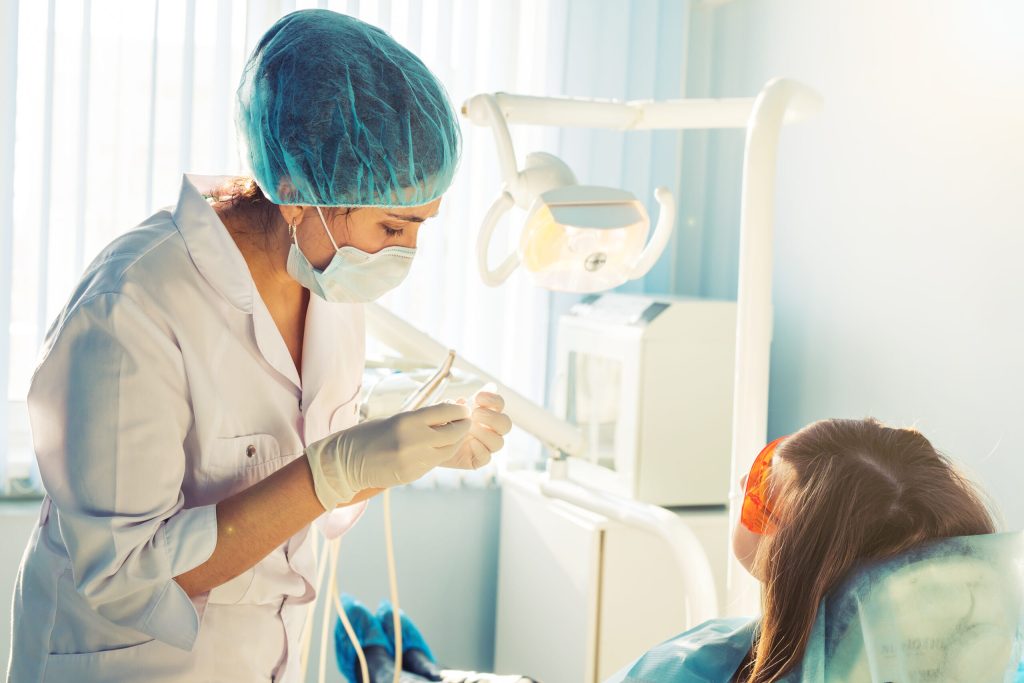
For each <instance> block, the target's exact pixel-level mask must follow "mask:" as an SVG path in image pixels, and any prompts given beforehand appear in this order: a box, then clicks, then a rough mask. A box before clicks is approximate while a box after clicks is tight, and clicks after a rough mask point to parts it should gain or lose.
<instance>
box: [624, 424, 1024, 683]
mask: <svg viewBox="0 0 1024 683" xmlns="http://www.w3.org/2000/svg"><path fill="white" fill-rule="evenodd" d="M745 479H746V481H745V483H744V484H743V486H744V487H745V492H746V495H745V498H744V502H743V509H742V513H741V516H740V523H739V524H738V525H737V527H736V529H735V530H734V535H733V551H734V553H735V554H736V556H737V558H738V559H739V561H740V562H741V563H742V564H743V565H744V566H745V567H746V568H747V569H748V570H749V571H750V572H751V573H752V574H753V575H754V576H755V577H757V578H758V579H759V580H760V581H761V584H762V618H761V619H760V621H759V622H758V621H756V620H755V621H749V620H736V619H732V620H713V621H711V622H708V623H707V624H703V625H701V626H699V627H697V628H696V629H692V630H691V631H688V632H687V633H685V634H683V635H682V636H679V637H678V638H676V639H673V640H671V641H668V642H666V643H664V644H663V645H661V646H659V647H658V648H655V649H654V650H652V651H651V652H649V653H648V654H647V655H645V656H644V657H643V658H641V660H639V662H637V663H636V665H635V666H631V668H630V669H628V670H627V671H628V673H626V672H625V671H624V672H622V674H621V675H624V676H625V677H624V678H622V677H621V675H620V676H619V677H616V678H614V679H613V680H616V681H625V682H629V683H639V682H640V681H643V682H645V683H646V682H647V681H655V680H657V681H659V683H662V682H664V683H674V682H676V681H684V680H685V681H691V680H700V681H708V682H713V681H721V682H722V683H728V682H729V681H734V682H736V683H776V682H780V681H787V682H788V681H791V680H796V681H801V680H824V678H828V679H829V680H831V679H832V678H833V675H831V674H830V675H828V676H824V677H823V676H822V674H821V673H820V672H819V673H818V674H810V675H809V674H807V673H806V672H804V673H801V671H800V670H801V667H802V663H803V660H804V657H805V654H806V653H807V650H808V645H809V643H810V642H811V641H812V637H813V636H817V640H816V641H815V645H816V647H815V650H816V651H818V650H820V648H818V647H817V641H820V640H824V639H825V636H822V633H824V630H823V629H824V628H825V627H824V626H823V625H822V624H821V623H820V622H822V621H825V617H824V616H822V617H821V619H820V620H819V623H818V624H817V625H816V619H818V617H819V615H824V614H825V610H824V609H822V610H820V611H819V607H820V606H822V605H824V604H825V602H824V601H825V600H826V597H827V596H828V594H829V593H830V591H832V590H833V589H834V588H837V587H843V588H845V587H846V585H847V584H849V583H850V582H847V584H843V582H844V579H846V578H848V577H849V576H852V575H853V574H851V570H853V569H855V568H858V567H861V566H864V565H865V564H867V565H868V566H871V565H872V561H874V563H875V564H878V562H877V561H879V560H885V559H886V558H894V560H893V561H894V562H895V561H902V556H903V555H914V554H915V553H907V552H906V551H908V550H910V549H912V548H928V547H931V545H932V544H929V543H928V542H929V541H934V540H936V539H943V538H948V537H962V536H972V535H976V534H990V533H992V532H994V530H995V529H994V523H993V519H992V515H991V514H990V512H989V510H988V508H987V507H986V505H985V504H984V502H983V501H982V500H981V497H980V495H979V493H978V491H977V490H976V489H975V488H974V486H973V485H972V484H971V483H970V482H969V481H968V480H967V479H966V478H965V477H964V476H963V475H962V474H960V473H959V472H958V471H957V469H956V467H955V466H954V465H953V464H952V463H951V462H950V461H949V460H948V459H946V458H945V457H944V456H943V455H941V454H940V453H938V452H937V451H936V450H935V448H934V447H933V446H932V444H931V443H930V442H929V441H928V439H926V438H925V437H924V436H923V435H921V434H920V433H919V432H917V431H914V430H912V429H894V428H890V427H886V426H884V425H882V424H880V423H878V422H876V421H874V420H824V421H821V422H816V423H814V424H811V425H809V426H808V427H805V428H804V429H802V430H801V431H799V432H797V433H796V434H793V435H792V436H788V437H785V438H782V439H779V440H777V441H776V442H773V443H772V444H769V445H768V446H767V447H766V448H765V449H764V450H763V451H762V452H761V454H760V455H759V456H758V457H757V459H756V460H755V462H754V464H753V466H752V467H751V470H750V474H749V475H748V476H747V477H746V478H745ZM985 538H989V539H998V538H999V537H998V536H993V537H985ZM897 555H900V556H901V557H899V558H896V557H895V556H897ZM882 564H883V565H884V564H885V563H884V562H883V563H882ZM975 564H977V565H979V566H982V567H983V568H984V567H985V566H986V565H985V563H983V562H982V563H975ZM942 573H943V572H941V571H940V572H939V574H942ZM1005 573H1006V572H1004V574H1005ZM854 574H856V573H854ZM905 574H906V572H905ZM880 576H883V577H886V576H887V575H886V574H880ZM915 576H919V575H915ZM913 580H917V579H916V578H915V579H913ZM998 580H999V579H998V578H997V579H996V581H997V582H998ZM872 581H876V579H875V578H874V577H872ZM905 583H906V582H904V584H905ZM972 591H973V587H972ZM839 592H841V591H839ZM975 592H976V591H975ZM975 592H972V593H971V595H970V596H969V599H970V600H971V601H973V600H974V599H975ZM1011 602H1012V601H1011ZM831 604H833V605H838V604H839V603H838V602H837V601H833V603H831ZM1014 608H1016V605H1014ZM972 609H973V602H972ZM863 611H864V608H863V604H862V602H859V598H858V599H855V600H848V601H847V602H846V603H845V604H843V605H842V606H841V609H839V608H837V610H836V612H837V614H838V616H837V617H836V618H834V619H831V621H832V622H838V621H845V622H847V623H849V622H850V621H851V620H856V619H858V618H860V617H861V616H862V614H861V613H862V612H863ZM975 611H976V610H975ZM1004 611H1005V610H1004ZM830 618H831V614H830ZM1009 619H1010V620H1009V622H1008V623H1010V624H1011V627H1010V629H1009V630H1010V633H1009V634H1008V635H1007V634H1003V636H1004V637H1003V641H1004V642H1010V643H1012V642H1013V641H1012V636H1013V626H1012V625H1013V624H1014V623H1015V622H1016V619H1017V613H1016V612H1013V613H1012V614H1011V615H1010V617H1009ZM999 623H1000V624H1002V623H1003V622H999ZM834 627H835V625H834V623H832V624H830V625H829V627H828V628H830V629H831V628H834ZM997 630H1000V631H1005V630H1006V629H1005V628H1002V627H1001V626H1000V627H998V629H997ZM829 637H830V638H834V636H832V635H830V636H829ZM936 642H938V641H936ZM935 647H936V648H937V649H939V650H940V651H941V650H942V649H943V648H944V647H946V646H944V645H941V644H940V645H937V646H935ZM1005 649H1006V652H1009V646H1007V647H1006V648H1005ZM1004 656H1006V655H1004ZM688 658H689V659H690V660H692V661H690V662H688V663H686V664H685V665H683V664H680V663H681V662H682V660H684V659H688ZM837 680H851V681H852V680H857V681H860V680H871V677H870V676H866V677H860V676H857V677H853V678H847V677H846V676H843V677H839V678H837ZM922 680H924V679H922ZM929 680H947V679H944V678H941V676H940V677H939V678H935V679H929ZM977 680H981V679H977ZM1000 680H1001V679H1000Z"/></svg>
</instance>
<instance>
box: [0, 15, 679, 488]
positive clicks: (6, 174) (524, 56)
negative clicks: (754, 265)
mask: <svg viewBox="0 0 1024 683" xmlns="http://www.w3.org/2000/svg"><path fill="white" fill-rule="evenodd" d="M310 7H319V8H327V9H331V10H335V11H339V12H344V13H347V14H351V15H353V16H356V17H359V18H360V19H362V20H364V21H367V22H369V23H372V24H375V25H377V26H380V27H381V28H382V29H384V30H386V31H388V32H389V33H391V34H392V35H393V36H394V37H395V38H396V39H397V40H398V41H399V42H401V43H402V44H404V45H406V46H407V47H408V48H409V49H411V50H412V51H413V52H415V53H416V54H418V55H419V56H420V57H421V58H422V59H423V61H424V62H425V63H426V64H427V66H428V67H430V68H431V69H432V70H433V71H434V72H435V73H436V74H437V75H438V76H439V77H440V79H441V81H442V82H443V83H444V84H445V86H446V88H447V89H448V91H449V94H450V96H451V98H452V101H453V103H454V104H455V105H456V107H457V106H458V105H459V104H460V103H461V102H463V101H464V100H465V99H467V98H468V97H469V96H471V95H473V94H475V93H477V92H484V91H497V90H504V91H512V92H523V93H531V94H570V95H578V96H598V97H618V98H644V97H678V96H680V95H681V93H682V77H681V74H682V69H683V58H682V55H683V48H682V45H683V44H684V34H685V16H686V14H685V7H686V4H685V3H684V2H682V1H681V0H641V1H640V2H631V1H630V0H600V1H593V0H376V1H374V0H337V1H327V0H306V1H300V0H40V1H37V0H4V2H3V3H2V5H0V38H2V42H0V55H2V61H0V387H5V388H6V390H7V397H8V399H9V400H8V401H6V402H4V401H0V468H3V467H4V466H5V464H6V466H7V468H8V469H7V476H6V477H0V481H6V480H7V479H8V478H10V477H11V476H14V477H16V478H17V477H20V476H22V474H24V473H25V472H26V471H27V470H28V469H29V468H30V463H31V462H32V460H33V457H32V454H31V447H30V441H29V437H28V431H27V420H26V417H25V410H24V399H25V394H26V392H27V389H28V384H29V381H30V379H31V374H32V371H33V369H34V366H35V362H36V355H37V351H38V348H39V345H40V343H41V341H42V340H43V338H44V336H45V333H46V330H47V327H48V325H49V324H50V323H51V321H52V320H53V318H54V317H55V316H56V315H57V313H58V312H59V311H60V309H61V307H62V306H63V305H64V302H65V300H66V298H67V296H68V294H69V293H70V291H71V289H72V287H73V286H74V284H75V283H76V282H77V280H78V278H79V277H80V276H81V274H82V272H83V269H84V268H85V266H86V265H87V264H88V262H89V261H90V260H91V258H92V257H93V255H94V254H96V253H97V252H98V251H99V250H100V249H101V248H102V247H103V246H104V245H105V244H106V243H107V242H109V241H110V240H111V239H113V238H114V237H116V236H117V235H119V234H120V233H122V232H124V231H126V230H128V229H131V228H132V227H133V226H134V225H137V224H138V223H140V222H141V221H142V220H143V219H145V218H146V217H147V216H148V215H150V214H151V213H152V212H154V211H156V210H158V209H159V208H161V207H163V206H167V205H169V204H171V203H173V202H174V200H175V198H176V196H177V191H178V187H179V185H180V176H181V174H182V173H183V172H186V171H189V172H197V173H203V174H241V173H244V171H245V169H244V168H243V167H242V166H241V164H240V160H239V158H238V149H237V146H236V140H235V129H234V123H233V117H234V92H235V87H236V84H237V80H238V77H239V75H240V74H241V69H242V66H243V64H244V60H245V58H246V56H247V55H248V53H249V51H250V50H251V48H252V47H253V45H254V44H255V42H256V41H257V40H258V39H259V37H260V35H262V33H263V32H264V31H265V30H266V29H267V28H268V27H269V26H270V25H271V24H272V23H273V22H274V21H276V20H277V19H278V18H279V17H281V16H282V15H284V14H286V13H288V12H290V11H293V10H296V9H303V8H310ZM463 134H464V150H463V158H462V163H461V166H460V170H459V173H458V175H457V177H456V180H455V183H454V185H453V187H452V188H451V190H450V191H449V192H448V194H447V195H446V197H445V200H444V201H443V203H442V207H441V212H440V215H439V217H438V218H436V219H434V220H432V221H431V222H430V223H428V224H427V225H426V226H425V227H424V229H423V230H422V231H421V232H420V256H419V257H418V258H417V260H416V262H415V264H414V266H413V270H412V273H411V274H410V276H409V280H408V281H407V284H405V285H404V286H403V287H401V288H400V289H399V290H397V291H396V292H394V293H392V294H391V295H389V296H388V297H387V298H386V300H385V302H384V303H385V304H386V305H387V306H388V307H390V308H391V309H392V310H394V311H395V312H396V313H398V314H400V315H402V316H404V317H406V318H407V319H408V320H410V321H411V322H412V323H414V324H415V325H417V326H419V327H420V328H422V329H424V330H425V331H427V332H428V333H430V334H432V335H434V336H435V337H438V338H439V339H441V340H442V341H444V342H445V343H447V344H449V345H451V346H452V347H453V348H456V349H457V350H458V351H459V352H460V353H462V354H463V355H465V356H466V357H468V358H470V359H472V360H473V361H474V362H476V363H478V364H479V365H481V366H483V367H484V368H486V369H488V370H489V371H491V372H493V373H495V374H497V375H498V376H500V377H502V378H504V379H505V381H507V382H508V383H509V384H510V385H511V386H513V387H515V388H516V389H518V390H520V391H522V392H523V393H525V394H526V395H528V396H531V397H532V398H534V399H536V400H539V401H542V400H543V398H544V381H545V370H546V365H547V359H548V348H549V345H548V343H547V340H548V330H549V327H550V317H549V310H550V307H551V301H550V296H549V295H548V294H546V293H545V292H543V291H542V290H539V289H536V288H534V287H532V286H531V285H530V284H529V283H528V282H527V280H526V279H525V278H522V277H514V278H512V280H510V281H509V282H508V283H506V284H505V285H504V286H503V287H501V288H499V289H489V288H486V287H484V286H483V285H482V284H481V283H480V280H479V277H478V275H477V273H476V265H475V256H474V254H475V251H474V245H475V235H476V230H477V228H478V226H479V222H480V220H481V219H482V216H483V214H484V212H485V211H486V208H487V206H488V205H489V204H490V202H491V201H492V199H493V198H494V196H495V195H496V193H497V192H498V189H499V185H500V181H499V177H498V173H497V164H496V161H495V157H494V149H493V142H492V140H491V138H490V133H489V131H487V130H485V129H480V128H476V127H473V126H471V125H468V123H466V122H463ZM513 136H514V139H515V143H516V146H517V151H518V152H519V154H520V157H522V156H523V155H524V154H525V152H527V151H532V150H535V149H544V150H548V151H553V152H555V153H559V154H561V155H562V156H563V157H564V158H565V159H566V160H567V161H568V162H569V163H570V165H572V166H573V167H574V170H575V171H576V173H577V175H578V176H579V177H580V180H581V181H583V182H603V183H606V184H609V185H617V186H623V187H627V188H628V189H631V190H633V191H634V192H636V193H637V194H638V196H640V197H642V198H644V199H649V197H650V193H651V190H652V188H653V187H654V185H657V184H668V185H670V186H675V185H677V184H678V182H679V179H678V177H677V176H678V167H679V163H678V162H679V154H680V145H679V139H678V137H675V134H672V133H637V134H626V135H625V136H624V135H623V134H618V133H602V132H594V131H571V132H563V131H559V130H557V129H550V128H535V127H518V128H516V129H514V131H513ZM521 220H522V215H516V214H513V216H512V217H511V219H510V220H509V221H508V224H509V225H515V224H516V221H521ZM501 234H503V235H504V236H505V237H504V239H505V244H503V245H500V246H499V245H495V246H494V247H493V248H494V249H495V251H497V250H499V249H502V248H506V249H511V248H514V246H515V234H514V233H513V232H512V231H510V230H507V229H505V230H503V231H502V232H501ZM671 272H672V269H671V263H670V259H669V260H666V262H665V263H663V264H661V265H659V267H658V268H657V269H656V270H655V271H654V273H653V274H652V275H651V276H650V277H649V283H648V285H649V286H648V287H647V288H648V289H652V288H653V289H655V290H662V291H668V290H670V289H671V286H672V285H671V282H670V279H671V277H672V275H671ZM652 278H653V279H652ZM651 283H653V284H651ZM642 286H643V285H638V287H642Z"/></svg>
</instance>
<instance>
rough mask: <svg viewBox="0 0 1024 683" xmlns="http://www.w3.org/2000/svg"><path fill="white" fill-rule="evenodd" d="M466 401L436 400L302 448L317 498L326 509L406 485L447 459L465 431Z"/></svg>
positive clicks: (469, 423) (460, 442)
mask: <svg viewBox="0 0 1024 683" xmlns="http://www.w3.org/2000/svg"><path fill="white" fill-rule="evenodd" d="M469 416H470V411H469V408H467V407H466V406H465V405H458V404H454V403H440V404H438V405H435V406H428V407H426V408H420V409H419V410H412V411H409V412H405V413H398V414H397V415H392V416H391V417H389V418H386V419H383V420H368V421H367V422H363V423H362V424H359V425H356V426H355V427H351V428H350V429H346V430H344V431H341V432H337V433H335V434H332V435H330V436H328V437H327V438H326V439H322V440H320V441H317V442H316V443H314V444H311V445H309V446H307V447H306V458H307V460H309V469H310V470H311V471H312V472H313V487H314V488H315V489H316V497H317V498H318V499H319V500H320V504H321V505H323V506H324V509H325V510H333V509H334V508H336V507H337V506H338V505H340V504H341V503H346V502H348V501H350V500H352V498H353V497H354V496H355V495H356V493H358V492H359V491H362V490H364V489H374V488H389V487H391V486H399V485H401V484H408V483H409V482H412V481H415V480H417V479H419V478H420V477H422V476H423V475H424V474H426V473H427V472H429V471H430V470H432V469H433V468H435V467H437V466H438V465H440V464H441V463H444V462H448V461H450V460H451V459H452V458H453V457H454V456H455V455H456V454H457V452H458V450H459V449H460V447H462V445H463V439H464V437H466V436H467V435H468V434H469V433H470V429H471V426H472V422H471V420H469V419H468V418H469Z"/></svg>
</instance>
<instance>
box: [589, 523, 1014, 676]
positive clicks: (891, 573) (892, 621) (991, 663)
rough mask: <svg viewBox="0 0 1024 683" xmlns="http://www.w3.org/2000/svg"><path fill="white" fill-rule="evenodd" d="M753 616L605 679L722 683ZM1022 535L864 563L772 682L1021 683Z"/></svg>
mask: <svg viewBox="0 0 1024 683" xmlns="http://www.w3.org/2000/svg"><path fill="white" fill-rule="evenodd" d="M756 628H757V621H756V620H743V619H722V620H715V621H712V622H707V623H705V624H702V625H701V626H698V627H697V628H695V629H692V630H690V631H687V632H686V633H684V634H682V635H680V636H677V637H676V638H673V639H672V640H669V641H666V642H665V643H662V644H661V645H659V646H657V647H655V648H654V649H653V650H651V651H650V652H648V653H647V654H645V655H644V656H643V657H641V658H640V659H639V660H637V661H636V662H635V663H634V664H632V665H630V666H629V667H627V668H626V669H624V670H623V671H622V672H620V673H619V674H617V675H616V676H613V677H612V678H611V679H609V681H606V683H655V682H657V683H728V681H730V680H731V679H732V676H733V675H734V674H735V672H736V670H737V668H738V667H739V665H740V663H741V662H742V660H743V658H744V656H745V655H746V653H747V651H748V650H749V648H750V645H751V643H752V642H753V638H754V633H755V631H756ZM1022 655H1024V532H1015V533H1004V534H989V535H985V536H970V537H960V538H951V539H945V540H942V541H938V542H935V543H931V544H928V545H925V546H922V547H919V548H915V549H913V550H911V551H908V552H906V553H904V554H902V555H898V556H896V557H894V558H891V559H888V560H885V561H882V562H877V563H872V564H868V565H865V566H864V567H862V568H860V569H859V570H857V571H856V572H855V573H854V574H853V575H851V576H850V577H849V578H848V579H847V580H846V581H844V582H843V583H842V584H841V585H840V586H839V587H838V588H837V589H836V590H834V591H832V593H830V594H829V595H828V596H827V597H826V599H825V600H824V601H822V604H821V605H820V607H819V609H818V616H817V620H816V621H815V624H814V629H813V632H812V634H811V638H810V641H809V643H808V646H807V650H806V652H805V654H804V659H803V662H802V664H801V666H799V667H798V668H797V669H795V670H793V671H791V672H789V673H788V674H787V675H786V676H785V677H784V678H782V679H781V681H780V683H1024V667H1022V666H1021V660H1022Z"/></svg>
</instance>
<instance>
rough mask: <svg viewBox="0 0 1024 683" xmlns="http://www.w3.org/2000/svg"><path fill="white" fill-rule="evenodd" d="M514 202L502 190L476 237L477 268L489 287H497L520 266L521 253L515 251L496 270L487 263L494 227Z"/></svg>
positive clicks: (488, 211)
mask: <svg viewBox="0 0 1024 683" xmlns="http://www.w3.org/2000/svg"><path fill="white" fill-rule="evenodd" d="M513 204H515V201H514V200H513V199H512V195H510V194H509V193H508V192H502V193H501V194H500V195H498V198H497V199H495V200H494V203H493V204H491V208H490V209H488V210H487V215H486V216H484V222H483V224H481V226H480V234H479V235H477V238H476V264H477V268H478V269H479V271H480V279H482V280H483V281H484V284H486V285H488V286H489V287H497V286H498V285H500V284H501V283H503V282H504V281H505V280H507V279H508V276H509V275H511V274H512V272H513V271H514V270H515V269H516V268H518V267H519V255H518V254H516V253H515V252H512V253H511V254H509V255H508V256H506V257H505V260H504V261H502V262H501V265H500V266H498V267H497V268H495V269H494V270H491V267H490V266H489V265H488V264H487V254H488V252H489V251H490V247H491V237H492V236H493V235H494V229H495V228H497V227H498V221H499V220H501V217H502V216H504V215H505V214H506V213H508V210H509V209H511V208H512V205H513Z"/></svg>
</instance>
